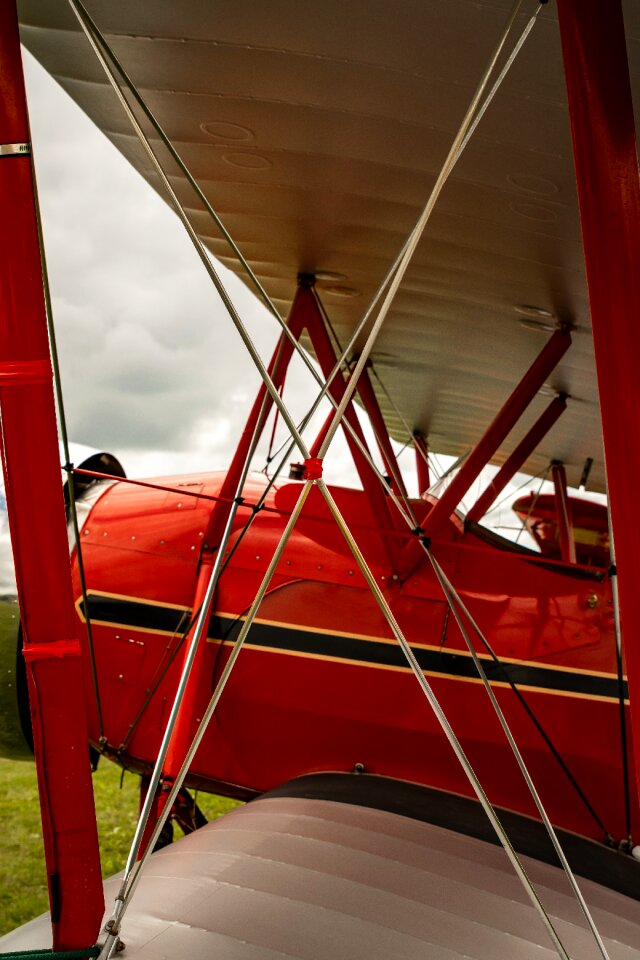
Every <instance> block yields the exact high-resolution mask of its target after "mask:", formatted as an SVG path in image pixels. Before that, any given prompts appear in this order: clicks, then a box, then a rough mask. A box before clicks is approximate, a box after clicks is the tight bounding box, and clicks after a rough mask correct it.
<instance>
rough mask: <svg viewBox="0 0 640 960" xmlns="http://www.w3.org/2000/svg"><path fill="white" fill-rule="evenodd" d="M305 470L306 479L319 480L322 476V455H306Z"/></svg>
mask: <svg viewBox="0 0 640 960" xmlns="http://www.w3.org/2000/svg"><path fill="white" fill-rule="evenodd" d="M304 466H305V469H306V471H307V476H306V479H307V480H320V479H321V478H322V457H308V458H307V459H306V460H305V461H304Z"/></svg>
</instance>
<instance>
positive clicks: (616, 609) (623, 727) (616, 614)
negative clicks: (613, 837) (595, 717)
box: [607, 511, 633, 849]
mask: <svg viewBox="0 0 640 960" xmlns="http://www.w3.org/2000/svg"><path fill="white" fill-rule="evenodd" d="M607 519H608V522H609V553H610V564H609V580H610V582H611V596H612V599H613V623H614V630H615V636H616V672H617V674H618V713H619V717H620V751H621V754H622V756H621V760H622V786H623V790H624V815H625V824H626V829H627V846H628V847H629V849H631V848H632V847H633V840H632V837H631V783H630V777H629V750H628V744H627V718H626V714H625V696H624V668H623V659H622V628H621V626H620V605H619V599H618V573H617V568H616V553H615V547H614V543H613V526H612V523H611V513H610V512H609V511H607Z"/></svg>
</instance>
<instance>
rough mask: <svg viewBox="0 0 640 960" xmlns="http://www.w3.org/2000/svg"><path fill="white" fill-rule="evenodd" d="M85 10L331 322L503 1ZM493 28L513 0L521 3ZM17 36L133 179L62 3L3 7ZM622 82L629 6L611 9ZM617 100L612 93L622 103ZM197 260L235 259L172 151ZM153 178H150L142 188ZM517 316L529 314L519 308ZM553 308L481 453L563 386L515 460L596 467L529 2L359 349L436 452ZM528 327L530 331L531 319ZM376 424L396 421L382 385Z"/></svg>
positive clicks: (370, 262) (566, 215) (137, 155)
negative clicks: (538, 438) (541, 429)
mask: <svg viewBox="0 0 640 960" xmlns="http://www.w3.org/2000/svg"><path fill="white" fill-rule="evenodd" d="M87 6H88V9H89V11H90V13H91V14H92V16H93V17H94V19H95V20H96V22H97V24H98V26H99V27H100V29H101V30H102V31H103V32H104V34H105V35H106V38H107V40H108V42H109V43H110V44H111V45H112V46H113V49H114V51H115V53H116V54H117V56H118V57H119V58H120V59H121V61H122V63H123V65H124V66H125V68H126V69H127V71H128V72H129V73H130V75H131V77H132V79H133V81H134V82H135V84H136V85H137V86H138V88H139V89H140V91H141V93H142V94H143V96H144V97H145V99H146V101H147V103H148V105H149V107H150V108H151V110H152V111H153V112H154V114H155V115H156V117H157V118H158V120H159V121H160V123H161V124H162V126H163V127H164V129H165V131H166V132H167V134H168V135H169V137H170V138H171V140H172V141H173V142H174V144H175V145H176V147H177V149H178V152H179V153H180V154H181V156H182V158H183V160H184V161H185V162H186V164H187V166H188V167H189V168H190V170H191V172H192V173H193V174H194V176H195V177H196V178H197V180H198V181H199V183H200V186H201V187H202V189H203V190H204V192H205V194H206V195H207V197H208V199H209V201H210V202H211V204H212V205H213V206H214V208H215V209H216V210H217V211H218V213H219V214H220V216H221V218H222V220H223V221H224V223H225V225H226V227H227V229H228V230H229V231H230V233H231V234H232V235H233V237H234V238H235V240H236V242H237V243H238V245H239V246H240V248H241V249H242V251H243V253H244V255H245V256H246V258H247V259H248V261H249V262H250V263H251V265H252V267H253V268H254V270H255V272H256V273H257V275H258V276H259V277H260V279H261V280H262V282H263V283H264V285H265V287H266V289H267V291H268V292H269V294H270V295H271V296H272V297H273V299H274V300H275V302H276V304H277V305H278V306H279V308H280V309H281V311H283V312H286V310H287V307H288V305H289V303H290V301H291V299H292V296H293V293H294V291H295V278H296V274H297V273H298V272H300V271H304V272H310V273H317V274H320V275H321V276H322V275H325V276H326V277H327V279H324V280H319V281H318V291H319V293H320V296H321V298H322V299H323V301H324V303H325V306H326V308H327V311H328V312H329V315H330V317H331V319H332V322H333V324H334V326H335V327H336V330H337V332H338V335H339V336H340V337H341V339H343V340H346V339H347V337H348V333H349V332H350V330H351V329H352V328H353V326H354V324H355V323H356V322H357V321H358V319H359V318H360V316H361V315H362V313H363V311H364V309H365V307H366V305H367V304H368V302H369V300H370V298H371V296H372V295H373V293H374V291H375V290H376V287H377V285H378V284H379V282H380V281H381V279H382V278H383V276H384V275H385V273H386V271H387V269H388V268H389V266H390V264H391V262H392V261H393V259H394V258H395V256H396V255H397V253H398V251H399V250H400V248H401V246H402V244H403V242H404V239H405V238H406V236H407V234H408V233H409V232H410V230H411V228H412V226H413V224H414V223H415V221H416V219H417V217H418V215H419V212H420V210H421V208H422V206H423V204H424V203H425V201H426V198H427V197H428V195H429V192H430V190H431V188H432V186H433V184H434V182H435V179H436V177H437V175H438V173H439V170H440V167H441V165H442V163H443V161H444V159H445V157H446V154H447V151H448V148H449V146H450V143H451V141H452V139H453V137H454V135H455V132H456V131H457V128H458V125H459V124H460V121H461V119H462V117H463V115H464V113H465V110H466V108H467V105H468V103H469V102H470V100H471V97H472V94H473V91H474V89H475V87H476V85H477V82H478V80H479V78H480V76H481V74H482V71H483V69H484V67H485V65H486V63H487V61H488V59H489V57H490V54H491V52H492V50H493V47H494V46H495V44H496V42H497V39H498V37H499V35H500V32H501V30H502V27H503V24H504V21H505V18H506V14H507V12H508V10H509V8H510V6H511V3H510V0H484V2H482V0H481V2H477V0H430V2H425V0H403V2H402V3H399V4H398V3H394V4H391V3H388V2H384V0H366V2H365V0H352V2H350V3H348V4H345V3H338V2H337V0H323V3H321V4H312V3H305V4H300V3H296V2H293V0H275V2H272V3H270V4H258V3H255V2H252V0H218V2H216V3H215V4H203V3H201V2H199V0H182V2H181V3H180V4H176V3H170V2H168V0H148V2H146V3H144V4H131V3H128V2H125V0H109V2H107V0H91V2H90V3H88V4H87ZM523 6H524V14H523V15H522V16H521V17H520V19H519V20H518V22H517V24H516V29H515V32H514V40H515V36H517V35H518V34H519V32H520V30H521V29H522V28H523V26H524V24H525V23H526V20H527V19H528V16H529V15H530V14H531V13H532V12H533V11H534V10H535V9H536V7H537V3H535V2H529V3H527V2H525V3H524V5H523ZM19 8H20V14H21V24H22V27H21V29H22V39H23V42H24V43H25V44H26V46H27V47H28V48H29V49H30V50H31V52H32V53H34V54H35V56H36V57H37V58H38V59H39V60H40V61H41V62H42V63H43V65H44V66H45V67H46V68H47V70H48V71H49V72H50V73H51V74H52V75H53V76H54V77H55V78H56V79H57V80H58V81H59V82H60V83H61V85H62V86H63V87H64V88H65V89H66V90H67V91H68V92H69V93H70V94H71V96H72V97H73V98H74V99H75V100H76V101H77V102H78V103H79V105H80V106H81V107H82V108H83V109H84V110H85V111H86V113H87V114H88V115H89V116H90V117H91V118H92V119H93V120H94V121H95V122H96V123H97V124H98V125H99V126H100V128H101V129H102V130H103V131H104V132H105V133H106V134H107V136H108V137H109V138H110V139H111V140H112V141H113V142H114V143H115V145H116V146H117V147H118V149H119V150H120V151H121V152H122V153H123V154H124V155H125V156H126V157H127V158H128V159H129V160H130V161H131V163H132V164H133V165H134V166H135V167H137V169H138V170H139V171H140V172H141V173H142V175H143V176H144V177H145V178H146V179H148V180H149V182H150V183H152V184H153V185H154V186H158V188H159V185H158V183H157V180H156V177H155V174H154V173H153V172H152V170H151V168H150V165H149V163H148V161H147V159H146V157H145V155H144V154H143V152H142V150H141V148H140V147H139V144H138V142H137V140H136V138H135V136H134V135H133V132H132V130H131V128H130V126H129V124H128V121H127V119H126V117H125V115H124V113H123V112H122V110H121V108H120V107H119V105H118V103H117V101H116V99H115V97H114V95H113V93H112V91H111V90H110V88H109V87H108V84H107V82H106V79H105V77H104V74H103V73H102V71H101V68H100V66H99V64H98V62H97V61H96V60H95V58H94V56H93V54H92V52H91V50H90V48H89V46H88V44H87V42H86V40H85V38H84V36H83V35H82V33H81V32H80V29H79V26H78V24H77V21H76V20H75V18H74V16H73V13H72V12H71V10H70V8H69V7H68V6H67V5H66V4H65V3H61V2H59V0H20V3H19ZM625 16H626V28H627V37H628V50H629V56H630V66H631V79H632V85H633V88H634V91H635V92H636V93H637V91H638V90H640V54H639V43H640V8H639V7H638V5H637V4H634V3H633V2H627V3H626V4H625ZM637 103H638V96H637V95H636V104H637ZM169 170H170V171H171V172H172V182H173V184H174V187H175V188H176V190H177V193H178V195H179V197H180V199H181V201H182V202H183V203H184V205H185V207H186V208H187V209H188V210H189V212H190V214H191V216H192V219H193V222H194V224H195V225H196V227H197V229H198V231H199V233H200V235H201V236H202V237H203V239H204V240H205V241H206V243H207V245H208V246H209V248H210V249H211V250H212V251H213V253H214V254H215V255H216V256H217V257H219V258H220V259H221V260H222V261H223V262H225V263H226V264H227V265H229V266H231V267H233V268H234V269H238V267H237V264H236V262H235V260H234V258H233V255H232V254H231V252H230V251H229V248H228V247H227V245H226V242H225V241H224V239H222V238H221V237H220V236H219V235H218V233H217V231H216V229H215V226H214V225H213V224H212V223H211V222H210V220H209V219H208V217H207V216H206V214H205V213H204V212H202V210H201V209H199V205H198V203H197V202H196V201H195V200H194V197H193V195H192V193H191V191H190V188H189V187H188V185H187V183H186V181H185V180H184V178H183V177H182V176H181V175H179V173H178V172H177V170H176V169H175V168H171V167H169ZM159 189H160V188H159ZM532 320H533V323H532V322H531V321H532ZM556 320H566V321H570V322H572V323H573V324H575V326H576V333H575V335H574V340H573V345H572V346H571V349H570V350H569V352H568V354H567V355H566V356H565V358H564V359H563V361H562V362H561V364H560V365H559V366H558V368H557V369H556V371H555V372H554V373H553V375H552V376H551V377H550V378H549V382H548V384H547V385H546V386H545V388H543V391H541V393H543V394H546V395H547V396H545V395H542V396H539V397H537V398H536V400H535V401H534V403H533V404H532V405H531V407H530V409H529V410H528V411H527V413H526V414H525V417H524V418H523V422H522V425H521V426H520V427H518V429H517V431H516V434H514V437H513V438H512V439H509V440H508V441H507V442H506V443H505V445H504V447H503V448H502V449H501V450H500V451H499V452H498V455H497V457H496V458H495V459H496V461H498V462H499V461H501V460H503V459H504V457H505V456H506V455H507V454H508V453H509V452H510V450H511V449H512V448H513V446H514V445H515V443H516V442H517V440H518V439H519V437H520V436H521V435H522V433H523V431H524V430H525V429H526V428H527V427H528V426H529V425H530V424H531V423H533V421H534V420H535V419H536V418H537V416H538V415H539V414H540V413H541V412H542V410H543V408H544V407H545V406H546V404H547V403H548V402H549V400H548V395H553V393H554V392H556V391H563V392H566V393H568V394H569V395H570V396H571V398H572V399H571V401H570V403H569V407H568V409H567V411H566V412H565V414H564V415H563V417H562V418H561V419H560V421H559V422H558V423H557V424H556V425H555V427H554V428H553V430H552V431H551V433H550V434H549V436H548V437H547V438H546V440H545V441H543V443H542V444H541V447H540V448H539V450H538V451H537V452H536V453H535V454H534V455H533V456H532V457H531V458H530V460H529V461H528V463H527V464H526V465H525V466H526V469H527V470H528V471H529V472H531V473H537V472H539V471H540V470H542V469H543V468H544V466H545V465H546V464H547V463H548V462H549V460H550V459H551V458H555V459H559V460H562V461H564V462H565V464H566V465H567V468H568V479H569V482H570V483H572V484H577V482H578V479H579V476H580V473H581V471H582V466H583V464H584V461H585V459H586V458H587V457H593V458H594V461H595V462H594V468H593V472H592V474H591V479H590V487H592V488H593V489H603V487H604V469H603V461H602V441H601V430H600V417H599V406H598V397H597V386H596V379H595V370H594V364H593V348H592V342H591V334H590V319H589V305H588V297H587V291H586V281H585V274H584V264H583V253H582V242H581V235H580V223H579V214H578V208H577V198H576V190H575V184H574V173H573V160H572V152H571V138H570V131H569V122H568V112H567V105H566V94H565V88H564V77H563V70H562V57H561V50H560V39H559V32H558V24H557V21H556V17H555V11H554V10H553V6H552V5H549V6H548V7H545V8H544V9H543V11H542V12H541V14H540V16H539V17H538V22H537V23H536V26H535V28H534V30H533V31H532V33H531V35H530V37H529V38H528V40H527V42H526V43H525V46H524V48H523V50H522V51H521V53H520V55H519V56H518V59H517V61H516V63H515V64H514V66H513V68H512V70H511V72H510V73H509V75H508V77H507V78H506V80H505V82H504V84H503V86H502V88H501V89H500V91H499V92H498V94H497V96H496V98H495V101H494V102H493V103H492V104H491V106H490V108H489V110H488V112H487V114H486V116H485V117H484V118H483V120H482V122H481V124H480V126H479V127H478V130H477V132H476V133H475V135H474V137H473V138H472V140H471V142H470V144H469V146H468V147H467V150H466V151H465V153H464V154H463V156H462V158H461V159H460V161H459V162H458V164H457V166H456V168H455V170H454V172H453V174H452V176H451V179H450V180H449V182H448V183H447V185H446V187H445V189H444V192H443V194H442V196H441V198H440V201H439V203H438V205H437V207H436V209H435V212H434V214H433V216H432V218H431V220H430V223H429V225H428V227H427V233H426V235H425V237H424V238H423V240H422V242H421V243H420V246H419V248H418V251H417V253H416V256H415V258H414V261H413V263H412V265H411V266H410V268H409V270H408V272H407V275H406V277H405V280H404V282H403V284H402V287H401V289H400V291H399V293H398V295H397V297H396V300H395V302H394V305H393V307H392V310H391V312H390V315H389V317H388V318H387V321H386V323H385V327H384V329H383V331H382V333H381V335H380V337H379V340H378V343H377V346H376V348H375V350H374V354H373V359H374V363H375V365H376V369H377V371H378V374H379V376H380V378H381V380H382V381H383V383H384V385H385V387H386V389H387V390H388V391H389V394H390V395H391V397H392V398H393V401H394V403H395V404H396V405H397V407H398V408H399V410H400V412H401V414H402V416H403V418H404V419H405V420H406V421H407V423H408V424H409V425H410V426H411V427H412V428H415V429H419V430H421V431H422V432H423V433H424V434H425V435H426V436H428V438H429V442H430V445H431V446H432V448H433V449H435V450H437V451H439V452H442V453H449V454H454V455H457V454H460V453H461V452H463V451H464V450H466V449H467V448H468V447H470V446H471V445H472V444H473V443H474V442H475V441H476V440H477V439H478V437H479V436H480V434H481V432H482V431H483V429H484V428H485V427H486V426H487V425H488V423H489V422H490V421H491V419H492V417H493V415H494V414H495V412H496V411H497V409H498V407H499V406H500V405H501V403H502V402H503V401H504V400H505V399H506V397H507V396H508V394H509V392H510V391H511V389H512V388H513V386H514V385H515V383H516V382H517V381H518V380H519V379H520V377H521V376H522V374H523V373H524V371H525V370H526V368H527V367H528V366H529V365H530V363H531V362H532V360H533V359H534V357H535V356H536V355H537V353H538V352H539V350H540V349H541V347H542V346H543V344H544V342H545V339H546V338H547V337H548V336H549V333H548V332H547V331H546V330H545V329H544V328H545V327H549V326H551V327H552V326H553V324H554V323H555V322H556ZM540 324H542V326H540ZM379 399H380V403H381V406H382V409H383V412H384V414H385V418H386V420H387V424H388V426H389V429H390V431H391V433H392V435H394V436H395V437H397V438H398V439H406V431H405V428H404V426H403V424H402V422H401V420H400V419H399V418H398V416H397V414H396V413H395V412H394V410H393V407H392V406H391V405H390V403H389V401H388V399H387V397H386V396H385V395H384V393H380V397H379Z"/></svg>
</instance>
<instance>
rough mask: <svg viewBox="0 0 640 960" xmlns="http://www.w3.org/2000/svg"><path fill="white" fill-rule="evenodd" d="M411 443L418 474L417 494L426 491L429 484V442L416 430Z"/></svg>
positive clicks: (419, 494)
mask: <svg viewBox="0 0 640 960" xmlns="http://www.w3.org/2000/svg"><path fill="white" fill-rule="evenodd" d="M413 445H414V447H415V451H416V472H417V474H418V496H420V497H421V496H422V494H423V493H426V492H427V490H428V489H429V487H430V486H431V477H430V475H429V459H428V458H429V444H428V443H427V439H426V437H423V435H422V434H421V433H419V432H418V431H417V430H416V431H414V434H413Z"/></svg>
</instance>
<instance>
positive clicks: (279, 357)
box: [147, 283, 398, 833]
mask: <svg viewBox="0 0 640 960" xmlns="http://www.w3.org/2000/svg"><path fill="white" fill-rule="evenodd" d="M288 325H289V330H290V331H291V333H292V334H293V336H294V337H295V338H296V339H299V338H300V335H301V333H302V331H303V330H304V329H305V328H306V330H307V333H308V335H309V339H310V340H311V343H312V345H313V347H314V349H315V352H316V356H317V358H318V362H319V363H320V366H321V368H322V370H323V373H324V375H325V376H329V374H330V373H331V372H332V370H333V368H334V366H335V362H336V359H337V358H336V355H335V351H334V349H333V346H332V345H331V341H330V340H329V337H328V334H327V331H326V328H325V325H324V320H323V317H322V314H321V312H320V310H319V308H318V304H317V302H316V300H315V297H314V296H313V293H312V290H311V289H310V287H309V286H308V285H307V284H306V283H300V284H299V286H298V290H297V293H296V296H295V298H294V301H293V304H292V307H291V311H290V314H289V318H288ZM293 351H294V346H293V342H292V341H291V340H290V339H289V338H288V337H286V336H285V335H284V334H283V335H282V336H281V338H280V340H279V342H278V345H277V346H276V349H275V352H274V355H273V357H272V359H271V363H270V364H269V373H270V374H271V376H272V379H273V382H274V385H275V387H276V388H277V389H279V388H280V387H281V386H282V384H283V383H284V378H285V376H286V373H287V369H288V365H289V362H290V360H291V357H292V355H293ZM369 388H370V385H369ZM330 390H331V393H332V395H333V397H334V399H335V400H336V401H338V402H339V401H340V400H341V399H342V396H343V394H344V390H345V383H344V379H343V378H342V375H341V374H338V375H337V376H336V377H335V378H334V380H333V383H332V385H331V387H330ZM371 392H373V391H371ZM365 395H366V386H365ZM368 399H369V401H370V398H368ZM272 402H273V401H272V399H271V397H270V395H269V394H268V393H267V389H266V387H265V385H264V384H262V385H261V387H260V390H259V392H258V395H257V397H256V400H255V402H254V404H253V407H252V410H251V413H250V414H249V418H248V420H247V423H246V425H245V428H244V430H243V432H242V435H241V438H240V442H239V444H238V447H237V449H236V452H235V454H234V457H233V460H232V462H231V466H230V468H229V471H228V472H227V474H226V476H225V478H224V481H223V484H222V487H221V489H220V497H221V500H222V501H223V502H220V503H217V504H216V505H215V506H214V508H213V510H212V512H211V516H210V519H209V522H208V524H207V529H206V531H205V534H204V538H203V549H202V552H201V558H200V565H199V569H198V576H197V580H196V588H195V595H194V599H193V602H192V605H191V607H192V610H194V611H195V610H198V609H199V608H200V606H201V604H202V602H203V600H204V597H205V594H206V591H207V588H208V584H209V579H210V575H211V568H212V565H213V556H214V553H215V550H216V549H217V546H218V542H219V538H220V535H221V532H222V528H223V526H224V524H225V523H226V521H227V518H228V516H229V511H230V509H231V498H232V497H233V496H234V495H235V493H236V490H237V487H238V483H239V481H240V477H241V475H242V471H243V468H244V464H245V460H246V457H247V455H248V453H249V451H250V448H251V444H252V442H256V441H257V439H258V438H259V436H260V434H261V432H262V430H263V429H264V425H265V423H266V421H267V417H268V414H269V410H270V408H271V405H272ZM369 406H371V404H370V403H369ZM376 406H377V405H376ZM377 412H378V417H379V420H380V421H381V423H382V426H384V421H382V415H381V414H380V410H379V408H377ZM374 414H375V410H374ZM345 418H346V419H347V420H348V421H349V423H350V424H351V426H352V427H353V428H354V431H355V433H356V435H357V436H358V437H359V438H360V440H361V442H362V443H363V445H364V446H365V447H366V441H365V438H364V434H363V433H362V429H361V427H360V424H359V421H358V419H357V416H356V413H355V410H354V408H353V405H352V404H349V407H348V408H347V411H346V413H345ZM332 420H333V416H332V415H330V418H329V419H328V420H327V422H326V423H325V427H324V429H325V430H326V429H328V426H329V424H330V423H331V421H332ZM378 426H380V424H378ZM384 432H385V435H386V428H384ZM321 434H322V432H321ZM345 434H346V437H347V441H348V443H349V447H350V449H351V453H352V455H353V458H354V462H355V464H356V467H357V469H358V472H359V473H360V477H361V479H362V482H363V485H365V492H366V494H367V496H368V498H369V499H370V500H371V503H372V506H373V508H374V510H376V511H377V515H378V516H381V517H384V516H385V511H386V514H387V519H388V523H387V526H389V527H392V524H391V519H390V517H389V516H388V514H389V508H388V503H387V501H386V499H385V496H384V493H383V492H382V490H381V488H380V485H379V482H378V478H377V477H376V476H375V473H374V471H373V469H372V468H371V466H370V465H369V463H367V461H366V459H365V457H364V456H363V454H362V452H361V451H360V450H359V449H358V447H357V445H356V444H355V443H354V441H353V438H352V437H351V436H350V435H349V433H347V432H346V431H345ZM317 442H318V441H316V444H317ZM387 442H388V435H387ZM389 448H390V444H389ZM315 455H316V452H314V448H313V447H312V449H311V456H312V457H313V456H315ZM391 457H392V458H393V459H394V460H395V458H394V457H393V451H392V450H391ZM385 462H386V461H385ZM396 472H398V471H397V464H396ZM392 549H393V548H392V547H391V546H389V547H388V550H389V555H390V557H391V555H392V553H391V551H392ZM194 630H195V624H194V626H192V628H191V631H190V632H189V635H188V637H187V642H186V643H185V656H186V651H187V650H188V648H189V644H190V641H191V636H192V633H193V631H194ZM206 634H207V627H205V630H204V634H203V636H204V637H206ZM205 648H206V642H205V641H204V640H203V641H201V642H200V644H199V648H198V650H197V652H196V655H195V659H194V661H193V666H192V669H191V673H190V676H189V679H188V681H187V684H186V687H185V691H184V696H183V699H182V703H181V706H180V710H179V713H178V715H177V719H176V725H175V728H174V731H173V735H172V737H171V739H170V741H169V745H168V749H167V756H166V760H165V764H164V769H163V785H162V794H161V796H160V798H159V804H158V805H157V809H158V810H162V796H163V795H166V793H167V792H168V791H169V790H170V787H171V784H172V783H173V782H174V780H175V778H176V776H177V774H178V772H179V770H180V767H181V765H182V762H183V760H184V757H185V755H186V752H187V750H188V747H189V744H190V743H191V740H192V739H193V736H194V734H195V730H196V726H197V714H198V711H199V709H200V706H199V705H200V700H201V696H200V688H201V685H202V673H203V670H202V667H203V661H204V658H205V656H206V649H205ZM183 662H184V658H183ZM147 833H148V831H147Z"/></svg>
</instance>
